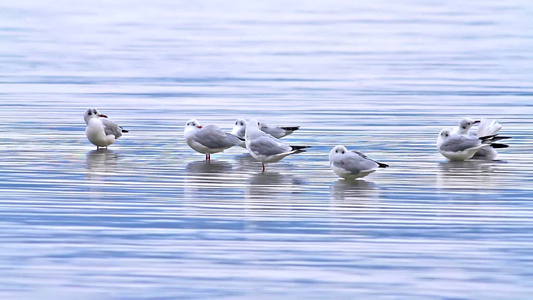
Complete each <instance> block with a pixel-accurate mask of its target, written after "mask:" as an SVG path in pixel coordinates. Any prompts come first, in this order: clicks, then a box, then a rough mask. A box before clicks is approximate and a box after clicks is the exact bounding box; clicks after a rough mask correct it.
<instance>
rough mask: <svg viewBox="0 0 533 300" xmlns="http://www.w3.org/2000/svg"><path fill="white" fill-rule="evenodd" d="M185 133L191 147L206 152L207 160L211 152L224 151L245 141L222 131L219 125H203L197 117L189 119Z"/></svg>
mask: <svg viewBox="0 0 533 300" xmlns="http://www.w3.org/2000/svg"><path fill="white" fill-rule="evenodd" d="M183 135H184V136H185V140H186V141H187V144H188V145H189V147H191V148H192V149H193V150H195V151H197V152H200V153H203V154H205V159H206V160H211V154H213V153H218V152H222V151H224V150H226V149H228V148H231V147H233V146H236V145H239V144H240V143H242V141H243V139H241V138H239V137H238V136H236V135H233V134H231V133H226V132H224V131H222V130H221V129H220V128H219V127H218V126H215V125H207V126H202V125H200V122H198V121H197V120H195V119H192V120H189V121H187V123H186V124H185V130H184V131H183Z"/></svg>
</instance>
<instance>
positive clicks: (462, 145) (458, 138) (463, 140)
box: [440, 135, 481, 152]
mask: <svg viewBox="0 0 533 300" xmlns="http://www.w3.org/2000/svg"><path fill="white" fill-rule="evenodd" d="M480 144H481V141H480V140H479V139H478V138H471V137H466V136H464V135H452V136H450V137H449V138H448V139H447V140H446V141H444V143H442V145H441V146H440V149H441V150H442V151H447V152H459V151H463V150H466V149H470V148H473V147H477V146H479V145H480Z"/></svg>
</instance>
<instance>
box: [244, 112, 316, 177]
mask: <svg viewBox="0 0 533 300" xmlns="http://www.w3.org/2000/svg"><path fill="white" fill-rule="evenodd" d="M259 126H261V123H259V121H257V120H255V119H252V120H250V121H249V122H248V124H247V125H246V134H245V142H246V149H248V152H250V154H251V155H252V156H253V157H254V158H255V159H256V160H258V161H260V162H261V163H262V164H263V172H265V163H271V162H278V161H280V160H282V159H283V158H284V157H285V156H288V155H291V154H294V153H300V152H305V150H304V149H305V148H309V147H308V146H289V145H287V144H284V143H283V142H281V141H280V140H278V139H277V138H275V137H273V136H271V135H270V134H266V133H264V132H263V131H261V130H260V129H259Z"/></svg>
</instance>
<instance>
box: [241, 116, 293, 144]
mask: <svg viewBox="0 0 533 300" xmlns="http://www.w3.org/2000/svg"><path fill="white" fill-rule="evenodd" d="M247 123H248V122H247V121H246V120H244V119H239V120H237V121H235V125H234V126H233V131H232V132H231V133H233V134H234V135H237V136H239V137H242V138H244V133H245V132H246V124H247ZM259 129H261V131H263V132H264V133H268V134H270V135H271V136H273V137H275V138H277V139H280V138H282V137H284V136H288V135H289V134H291V133H293V132H295V131H296V130H298V129H300V126H293V127H286V126H283V127H275V126H268V125H267V124H265V123H263V122H261V125H260V126H259Z"/></svg>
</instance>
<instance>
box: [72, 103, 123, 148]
mask: <svg viewBox="0 0 533 300" xmlns="http://www.w3.org/2000/svg"><path fill="white" fill-rule="evenodd" d="M83 119H85V123H86V124H87V128H85V135H86V136H87V139H89V141H90V142H91V143H93V144H94V145H95V146H96V149H97V150H98V148H100V147H105V148H107V146H109V145H111V144H113V143H114V142H115V140H116V139H118V138H119V137H121V136H122V133H123V132H124V133H125V132H128V131H127V130H125V129H123V128H122V127H120V126H118V125H117V123H115V122H113V121H111V120H109V119H108V118H107V116H106V115H103V114H100V113H99V112H98V110H96V109H95V108H89V109H88V110H86V111H85V115H84V116H83Z"/></svg>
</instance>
